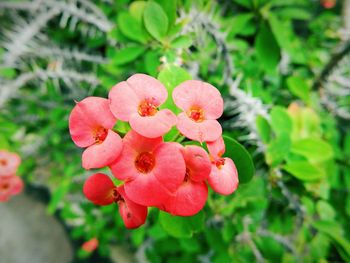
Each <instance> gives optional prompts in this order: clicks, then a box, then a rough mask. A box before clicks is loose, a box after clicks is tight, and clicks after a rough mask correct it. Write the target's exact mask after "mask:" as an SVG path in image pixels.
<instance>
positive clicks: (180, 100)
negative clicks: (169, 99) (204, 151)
mask: <svg viewBox="0 0 350 263" xmlns="http://www.w3.org/2000/svg"><path fill="white" fill-rule="evenodd" d="M173 99H174V102H175V104H176V106H177V107H179V108H180V109H182V110H183V112H182V113H180V114H179V115H178V122H177V128H178V129H179V131H180V132H181V133H182V134H183V135H185V136H186V137H187V138H189V139H191V140H196V141H199V142H203V141H215V140H216V139H217V138H219V137H220V136H221V134H222V128H221V125H220V123H219V122H218V121H217V120H216V119H218V118H219V117H220V116H221V115H222V113H223V105H224V104H223V99H222V97H221V94H220V92H219V91H218V90H217V89H216V88H215V87H214V86H212V85H210V84H209V83H205V82H202V81H199V80H188V81H185V82H183V83H181V84H180V85H179V86H177V87H176V88H175V89H174V91H173Z"/></svg>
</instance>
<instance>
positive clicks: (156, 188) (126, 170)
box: [110, 130, 185, 207]
mask: <svg viewBox="0 0 350 263" xmlns="http://www.w3.org/2000/svg"><path fill="white" fill-rule="evenodd" d="M110 168H111V170H112V173H113V175H114V176H115V177H116V178H118V179H119V180H124V181H125V192H126V194H127V196H128V197H129V198H130V199H131V200H132V201H134V202H135V203H138V204H141V205H144V206H157V207H162V205H163V203H164V200H166V199H167V198H168V196H169V194H170V193H171V192H175V191H176V189H177V188H178V187H179V185H181V183H182V181H183V179H184V177H185V162H184V159H183V157H182V154H181V152H180V150H179V149H178V148H177V146H175V145H174V144H172V143H164V142H163V139H162V137H158V138H153V139H151V138H146V137H144V136H141V135H139V134H138V133H136V132H135V131H133V130H131V131H129V132H128V133H127V134H126V135H125V137H124V138H123V151H122V153H121V155H120V156H119V157H118V159H117V160H116V161H115V162H114V163H113V164H112V165H111V166H110Z"/></svg>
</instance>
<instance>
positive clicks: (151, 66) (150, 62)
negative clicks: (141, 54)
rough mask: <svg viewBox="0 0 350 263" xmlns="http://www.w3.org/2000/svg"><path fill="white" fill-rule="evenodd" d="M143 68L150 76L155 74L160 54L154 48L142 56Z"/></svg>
mask: <svg viewBox="0 0 350 263" xmlns="http://www.w3.org/2000/svg"><path fill="white" fill-rule="evenodd" d="M144 62H145V69H146V71H147V73H148V74H150V75H152V76H157V74H158V67H159V66H160V56H159V53H158V52H157V51H155V50H150V51H148V52H147V53H146V54H145V58H144Z"/></svg>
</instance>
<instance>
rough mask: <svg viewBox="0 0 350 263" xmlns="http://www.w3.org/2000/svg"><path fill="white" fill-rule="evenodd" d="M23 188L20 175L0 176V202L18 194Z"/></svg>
mask: <svg viewBox="0 0 350 263" xmlns="http://www.w3.org/2000/svg"><path fill="white" fill-rule="evenodd" d="M22 190H23V181H22V179H21V178H20V177H18V176H15V175H11V176H0V202H7V201H8V200H9V198H10V197H11V196H13V195H18V194H19V193H20V192H22Z"/></svg>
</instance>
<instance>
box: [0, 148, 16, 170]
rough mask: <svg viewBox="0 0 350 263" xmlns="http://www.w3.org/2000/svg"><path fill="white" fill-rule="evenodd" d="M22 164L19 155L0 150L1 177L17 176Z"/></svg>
mask: <svg viewBox="0 0 350 263" xmlns="http://www.w3.org/2000/svg"><path fill="white" fill-rule="evenodd" d="M20 163H21V158H20V157H19V156H18V154H16V153H11V152H8V151H6V150H0V176H9V175H15V174H16V172H17V168H18V166H19V164H20Z"/></svg>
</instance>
